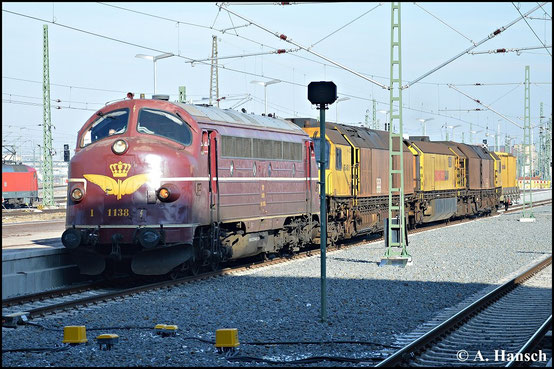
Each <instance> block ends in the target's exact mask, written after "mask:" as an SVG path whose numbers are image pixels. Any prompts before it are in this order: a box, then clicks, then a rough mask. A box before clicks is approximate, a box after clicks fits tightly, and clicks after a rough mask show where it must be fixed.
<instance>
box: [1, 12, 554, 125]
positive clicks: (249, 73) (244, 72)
mask: <svg viewBox="0 0 554 369" xmlns="http://www.w3.org/2000/svg"><path fill="white" fill-rule="evenodd" d="M3 10H4V9H3ZM4 11H6V10H4ZM7 12H9V13H12V14H15V15H20V16H24V17H28V18H32V19H35V20H40V21H46V22H49V21H47V20H43V19H40V18H36V17H31V16H28V15H24V14H19V13H16V12H11V11H7ZM54 24H55V25H58V26H62V27H66V28H70V29H73V30H76V31H80V32H84V33H88V34H91V35H94V36H97V37H102V38H107V39H110V40H112V41H116V42H123V43H127V44H131V45H133V46H138V47H141V48H146V49H150V50H155V51H159V50H156V49H153V48H149V47H146V46H142V45H137V44H134V43H130V42H127V41H122V40H119V39H115V38H112V37H107V36H103V35H99V34H95V33H92V32H88V31H84V30H80V29H77V28H75V27H69V26H65V25H62V24H60V23H54ZM160 52H161V51H160ZM179 57H181V58H184V59H189V60H191V59H192V58H187V57H184V56H179ZM308 60H309V59H308ZM202 64H205V65H209V64H208V63H202ZM221 67H222V69H227V70H230V71H234V72H238V73H242V74H247V75H252V76H257V77H263V78H275V77H269V76H266V75H260V74H256V73H251V72H246V71H241V70H236V69H233V68H228V67H226V66H224V65H222V66H221ZM281 80H282V81H283V82H285V83H288V84H291V85H296V86H301V87H304V88H306V86H305V85H303V84H300V83H295V82H290V81H286V80H283V79H281ZM545 83H549V84H551V83H550V82H545ZM437 85H440V84H437ZM447 85H448V84H447ZM483 85H484V84H483ZM490 85H493V84H490ZM355 97H356V98H361V97H359V96H355ZM362 99H364V100H369V99H365V98H362ZM380 103H382V102H380ZM431 114H436V113H433V112H431ZM450 118H452V117H450ZM460 121H463V120H460ZM463 122H465V121H463ZM466 123H467V122H466Z"/></svg>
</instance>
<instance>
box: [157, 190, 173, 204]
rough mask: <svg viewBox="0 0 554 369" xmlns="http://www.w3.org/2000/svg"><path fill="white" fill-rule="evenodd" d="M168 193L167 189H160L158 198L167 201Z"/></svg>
mask: <svg viewBox="0 0 554 369" xmlns="http://www.w3.org/2000/svg"><path fill="white" fill-rule="evenodd" d="M169 195H170V192H169V190H168V189H167V188H163V187H162V188H160V191H159V192H158V196H159V197H160V200H162V201H163V200H167V199H168V198H169Z"/></svg>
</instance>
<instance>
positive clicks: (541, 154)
mask: <svg viewBox="0 0 554 369" xmlns="http://www.w3.org/2000/svg"><path fill="white" fill-rule="evenodd" d="M542 107H543V104H542V102H541V104H540V115H539V176H540V178H541V179H542V180H544V178H545V168H546V165H545V159H546V153H545V152H544V134H543V132H544V129H543V126H542V116H543V109H542Z"/></svg>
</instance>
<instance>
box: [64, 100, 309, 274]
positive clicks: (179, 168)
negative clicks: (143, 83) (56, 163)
mask: <svg viewBox="0 0 554 369" xmlns="http://www.w3.org/2000/svg"><path fill="white" fill-rule="evenodd" d="M167 100H168V99H167V98H163V97H162V98H154V99H152V100H149V99H148V100H146V99H137V100H133V99H126V100H123V101H119V102H116V103H113V104H109V105H107V106H105V107H103V108H102V109H100V110H99V111H98V112H96V113H95V114H94V115H93V116H92V117H91V118H90V119H89V120H88V121H87V122H86V123H85V124H84V126H83V127H82V128H81V130H80V131H79V134H78V138H77V147H76V152H75V155H74V157H73V158H72V160H71V162H70V166H69V180H68V182H69V185H68V200H67V216H66V231H65V232H64V233H63V235H62V242H63V244H64V246H65V247H67V248H68V249H70V251H71V253H72V254H73V256H74V257H75V260H76V262H77V264H78V265H79V267H80V270H81V273H83V274H89V275H97V274H100V273H102V272H104V271H105V270H106V268H107V265H112V264H113V265H119V264H128V265H129V266H130V269H131V270H132V271H133V272H134V273H136V274H143V275H161V274H166V273H170V272H171V273H174V272H181V271H192V272H193V273H196V272H198V269H199V268H200V267H201V266H209V267H212V268H217V267H218V265H219V263H220V262H222V261H226V260H229V259H235V258H240V257H245V256H251V255H257V254H267V253H277V252H279V251H282V250H287V249H291V251H296V250H298V248H299V247H302V246H303V245H307V244H309V243H311V242H314V241H317V238H318V237H319V226H318V224H319V219H318V214H319V206H318V193H317V191H318V190H317V166H316V161H315V154H314V149H313V143H312V141H311V140H310V138H309V136H308V135H307V134H306V133H305V132H304V131H303V130H302V129H301V128H300V127H298V126H297V125H295V124H294V123H292V122H289V121H286V120H282V119H278V118H275V117H270V116H257V115H253V114H245V113H240V112H237V111H233V110H222V109H218V108H215V107H212V106H198V105H188V104H183V103H176V102H175V103H174V102H169V101H167Z"/></svg>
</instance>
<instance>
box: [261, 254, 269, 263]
mask: <svg viewBox="0 0 554 369" xmlns="http://www.w3.org/2000/svg"><path fill="white" fill-rule="evenodd" d="M259 257H260V261H261V262H266V261H268V260H269V258H268V257H267V252H262V253H261V254H260V256H259Z"/></svg>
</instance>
